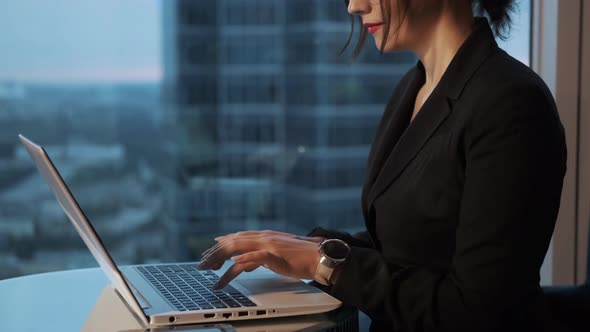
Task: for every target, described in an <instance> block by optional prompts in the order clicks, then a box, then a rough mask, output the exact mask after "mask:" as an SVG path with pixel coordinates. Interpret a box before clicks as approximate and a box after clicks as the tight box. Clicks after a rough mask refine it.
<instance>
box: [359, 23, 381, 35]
mask: <svg viewBox="0 0 590 332" xmlns="http://www.w3.org/2000/svg"><path fill="white" fill-rule="evenodd" d="M382 25H383V23H365V24H363V26H364V27H365V28H367V30H368V31H369V33H370V34H374V33H375V32H376V31H377V30H379V28H380V27H381V26H382Z"/></svg>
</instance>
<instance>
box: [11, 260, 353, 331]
mask: <svg viewBox="0 0 590 332" xmlns="http://www.w3.org/2000/svg"><path fill="white" fill-rule="evenodd" d="M356 315H357V313H356V311H354V310H352V309H350V308H343V309H339V310H337V311H336V312H332V313H328V314H319V315H308V316H300V317H290V318H276V319H266V320H254V321H244V322H232V325H233V327H234V328H235V330H236V331H238V332H242V331H244V332H248V331H261V332H262V331H296V330H297V331H322V330H325V329H331V328H334V327H336V326H339V324H341V323H342V322H344V321H346V322H347V325H346V327H343V328H340V329H336V330H338V331H355V330H356V329H357V328H358V323H357V321H356ZM355 325H356V326H355ZM130 330H133V331H138V332H139V331H143V329H142V328H141V325H140V324H139V322H138V321H137V320H135V318H134V317H133V315H132V314H131V313H130V312H129V311H128V310H126V309H125V306H124V304H123V303H121V302H120V301H119V299H118V297H117V296H116V294H115V293H114V292H113V291H112V289H111V288H110V285H109V282H108V280H107V278H106V276H105V275H104V273H103V272H102V271H101V270H100V269H98V268H95V269H83V270H72V271H63V272H53V273H44V274H37V275H31V276H25V277H19V278H14V279H7V280H1V281H0V331H3V332H4V331H6V332H21V331H22V332H37V331H39V332H41V331H42V332H53V331H55V332H70V331H83V332H94V331H101V332H103V331H104V332H119V331H130ZM336 330H334V331H336Z"/></svg>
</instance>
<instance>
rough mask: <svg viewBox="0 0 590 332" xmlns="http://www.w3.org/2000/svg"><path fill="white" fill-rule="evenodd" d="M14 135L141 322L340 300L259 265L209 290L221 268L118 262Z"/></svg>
mask: <svg viewBox="0 0 590 332" xmlns="http://www.w3.org/2000/svg"><path fill="white" fill-rule="evenodd" d="M19 139H20V141H21V142H22V144H23V145H24V146H25V148H26V150H27V152H28V153H29V155H30V156H31V158H32V159H33V161H34V162H35V164H36V165H37V168H38V169H39V172H40V173H41V175H43V177H44V178H45V180H46V181H47V184H48V185H49V188H50V189H51V191H53V194H54V195H55V197H56V198H57V201H58V202H59V204H60V205H61V207H62V208H63V210H64V212H65V214H66V215H67V217H68V218H69V220H70V221H71V222H72V224H73V225H74V227H75V228H76V231H78V233H79V234H80V237H81V238H82V240H83V241H84V243H85V244H86V246H88V249H89V250H90V252H91V253H92V255H93V256H94V258H96V260H97V261H98V264H99V265H100V267H101V268H102V270H103V271H104V273H105V274H106V275H107V277H108V278H109V280H110V281H111V283H112V285H113V286H114V288H115V289H116V291H117V292H118V294H119V296H120V297H121V298H122V300H123V301H124V302H125V304H126V305H127V306H128V307H129V310H130V311H131V312H132V313H134V314H135V315H136V316H137V318H138V319H139V320H140V321H141V322H143V324H144V325H146V326H149V325H151V326H158V325H160V326H161V325H177V324H188V323H201V322H219V321H232V320H246V319H260V318H270V317H284V316H295V315H305V314H313V313H320V312H326V311H330V310H333V309H336V308H338V307H339V306H340V305H341V302H340V301H338V300H337V299H335V298H333V297H332V296H330V295H328V294H326V293H324V292H322V291H320V290H319V289H317V288H315V287H313V286H310V285H307V284H306V283H304V282H302V281H300V280H297V279H292V278H286V277H283V276H280V275H278V274H275V273H273V272H272V271H269V270H267V269H264V268H262V267H261V268H258V269H256V270H255V271H253V272H250V273H242V274H241V275H240V276H239V277H238V278H236V279H234V280H233V281H232V282H231V283H230V284H229V285H228V286H227V287H225V288H224V289H222V290H218V291H213V290H212V285H213V284H214V283H215V282H216V281H217V280H218V279H219V277H220V275H221V274H222V273H223V271H224V269H221V270H220V271H211V270H205V271H199V270H197V269H196V266H197V264H198V263H174V264H151V265H134V266H120V267H118V266H117V265H116V264H115V262H114V261H113V259H112V258H111V256H110V255H109V253H108V251H107V250H106V248H105V247H104V245H103V243H102V241H101V239H100V237H99V236H98V234H97V233H96V231H95V229H94V227H93V226H92V224H91V223H90V221H89V220H88V219H87V218H86V216H85V215H84V213H83V212H82V209H81V208H80V206H79V205H78V203H77V202H76V200H75V199H74V196H73V195H72V193H71V192H70V190H69V189H68V187H67V185H66V184H65V182H64V180H63V178H62V177H61V175H60V174H59V172H58V171H57V169H56V168H55V166H54V165H53V163H52V162H51V160H50V158H49V156H48V155H47V153H46V151H45V150H44V149H43V148H42V147H40V146H39V145H37V144H35V143H33V142H32V141H30V140H29V139H27V138H26V137H24V136H22V135H19ZM226 268H227V266H226Z"/></svg>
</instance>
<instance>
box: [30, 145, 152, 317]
mask: <svg viewBox="0 0 590 332" xmlns="http://www.w3.org/2000/svg"><path fill="white" fill-rule="evenodd" d="M19 140H20V141H21V143H22V144H23V145H24V146H25V149H26V150H27V152H28V154H29V155H30V156H31V158H32V159H33V161H34V162H35V165H37V169H38V170H39V172H40V173H41V175H42V176H43V178H44V179H45V181H47V184H48V185H49V188H50V189H51V191H52V192H53V194H54V195H55V198H56V199H57V201H58V203H59V205H60V206H61V207H62V209H63V211H64V213H65V214H66V216H67V217H68V219H69V220H70V221H71V222H72V224H73V225H74V228H75V229H76V231H77V232H78V234H79V235H80V237H81V238H82V240H83V241H84V243H85V244H86V246H87V247H88V249H89V250H90V252H91V253H92V255H93V256H94V258H95V259H96V261H97V262H98V264H99V265H100V267H101V268H102V270H103V271H104V273H105V274H106V275H107V277H108V278H109V280H110V281H111V283H112V285H113V286H114V287H115V288H116V289H117V291H119V294H120V295H121V296H122V297H123V298H124V299H125V301H126V302H127V304H128V305H129V306H130V307H131V309H132V310H133V311H134V312H135V314H136V315H137V316H138V317H139V318H140V319H141V320H142V321H143V322H144V323H145V324H148V321H147V318H146V316H145V314H144V312H143V310H142V309H141V306H140V305H139V303H138V301H137V299H136V298H135V296H134V295H133V293H132V292H131V290H130V287H129V285H128V284H127V282H126V280H125V278H124V277H123V275H122V273H121V271H120V270H119V268H118V267H117V266H116V264H115V262H114V260H113V259H112V257H111V255H109V253H108V252H107V250H106V249H105V246H104V244H103V242H102V240H101V239H100V237H99V236H98V234H97V233H96V231H95V229H94V227H93V226H92V224H91V223H90V222H89V221H88V219H87V218H86V216H85V215H84V212H82V209H81V208H80V206H79V205H78V203H77V202H76V199H75V198H74V196H73V195H72V193H71V191H70V190H69V189H68V187H67V185H66V183H65V182H64V180H63V178H62V176H61V175H60V174H59V172H58V170H57V168H56V167H55V165H54V164H53V162H52V161H51V159H50V158H49V155H48V154H47V152H46V151H45V150H44V149H43V148H42V147H41V146H39V145H37V144H35V143H34V142H32V141H31V140H29V139H27V138H26V137H24V136H22V135H19Z"/></svg>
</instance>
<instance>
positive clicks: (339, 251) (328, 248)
mask: <svg viewBox="0 0 590 332" xmlns="http://www.w3.org/2000/svg"><path fill="white" fill-rule="evenodd" d="M322 250H323V251H324V253H325V254H326V256H328V257H330V258H332V259H344V258H346V256H347V255H348V251H349V250H350V249H348V247H347V246H346V245H345V244H343V243H341V242H340V241H326V243H324V244H323V248H322Z"/></svg>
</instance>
